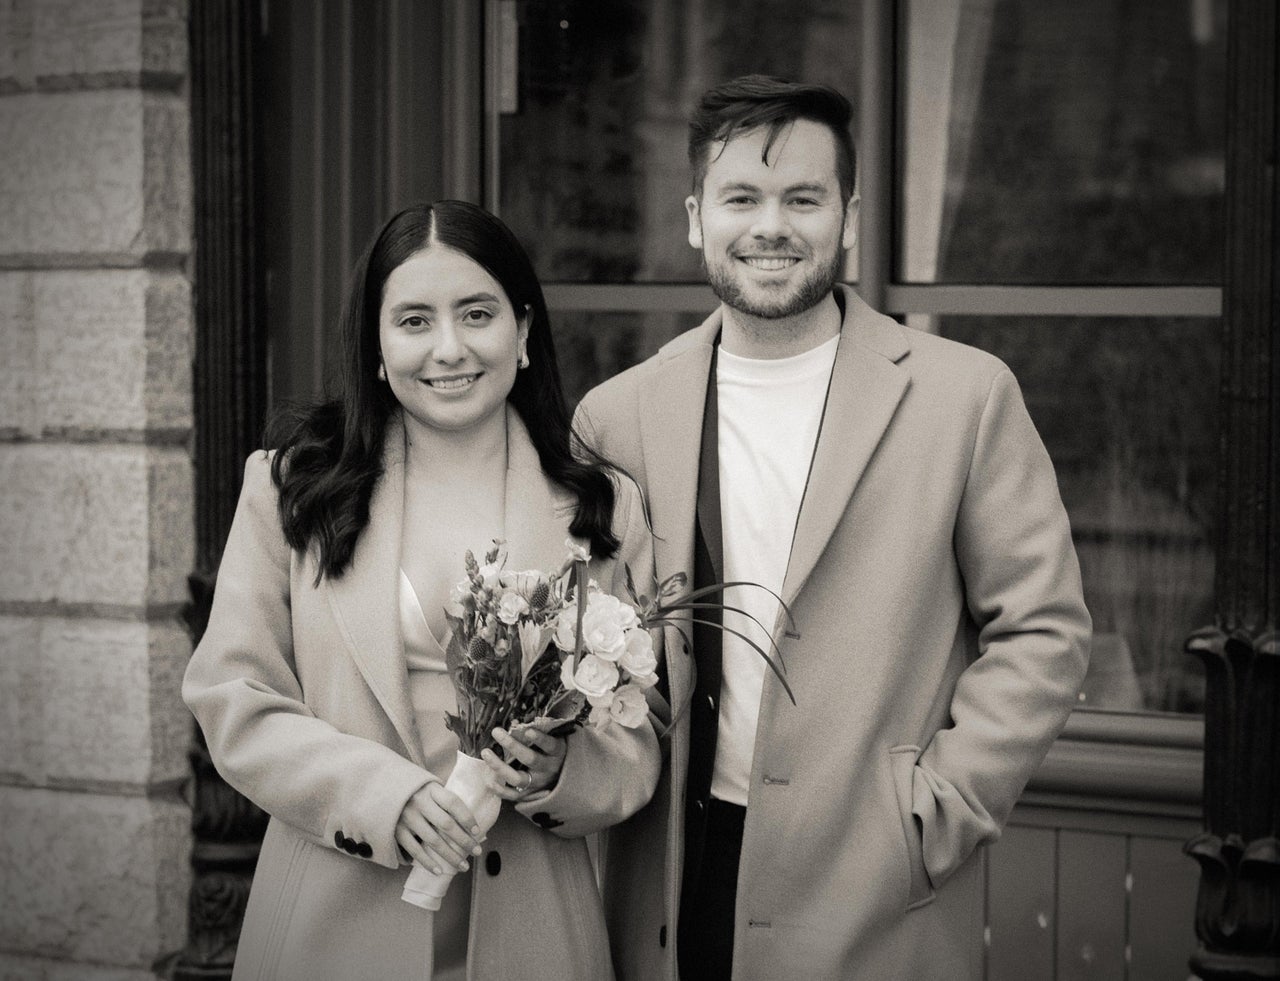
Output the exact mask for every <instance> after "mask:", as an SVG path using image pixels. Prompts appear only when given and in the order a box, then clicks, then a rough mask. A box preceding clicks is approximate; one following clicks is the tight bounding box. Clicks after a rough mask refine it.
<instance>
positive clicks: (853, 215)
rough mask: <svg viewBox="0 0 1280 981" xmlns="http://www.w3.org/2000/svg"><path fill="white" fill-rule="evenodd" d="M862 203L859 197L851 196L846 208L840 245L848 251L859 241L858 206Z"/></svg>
mask: <svg viewBox="0 0 1280 981" xmlns="http://www.w3.org/2000/svg"><path fill="white" fill-rule="evenodd" d="M861 203H862V199H861V198H860V197H858V195H856V194H851V195H849V201H848V203H847V204H845V206H844V229H843V230H842V231H841V233H840V244H841V245H842V246H844V248H845V249H846V250H848V249H851V248H853V243H854V242H856V241H858V206H859V205H860V204H861Z"/></svg>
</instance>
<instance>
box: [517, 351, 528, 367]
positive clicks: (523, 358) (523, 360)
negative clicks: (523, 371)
mask: <svg viewBox="0 0 1280 981" xmlns="http://www.w3.org/2000/svg"><path fill="white" fill-rule="evenodd" d="M516 364H517V365H519V366H520V367H521V368H527V367H529V355H528V352H526V351H521V352H520V360H519V361H517V362H516Z"/></svg>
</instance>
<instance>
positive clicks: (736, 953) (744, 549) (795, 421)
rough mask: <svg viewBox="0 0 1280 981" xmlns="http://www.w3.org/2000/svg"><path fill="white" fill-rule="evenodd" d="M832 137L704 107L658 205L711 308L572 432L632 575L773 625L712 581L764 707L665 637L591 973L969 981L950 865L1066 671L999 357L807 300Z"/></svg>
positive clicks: (826, 102)
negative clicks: (616, 469) (698, 272)
mask: <svg viewBox="0 0 1280 981" xmlns="http://www.w3.org/2000/svg"><path fill="white" fill-rule="evenodd" d="M849 118H850V107H849V103H848V101H847V100H846V99H845V98H844V97H843V96H841V95H840V94H839V93H837V92H835V91H834V90H832V89H829V88H826V87H821V86H808V85H797V84H793V83H788V82H783V81H779V80H776V79H770V78H765V77H761V76H749V77H746V78H740V79H737V80H734V81H731V82H728V83H726V84H724V85H721V86H719V87H717V88H714V89H712V90H711V91H709V92H708V93H706V95H704V97H703V98H702V101H701V103H700V105H699V107H698V109H697V110H696V112H695V113H694V115H693V117H692V121H691V124H690V139H689V156H690V161H691V163H692V166H693V173H694V180H693V194H692V195H691V196H690V197H689V198H688V200H687V201H686V207H687V209H688V213H689V243H690V245H692V246H693V247H694V248H696V249H700V250H701V252H702V257H703V261H704V264H705V267H706V271H707V277H708V279H709V280H710V282H711V285H712V287H713V288H714V289H715V292H716V295H717V296H718V297H719V298H720V300H721V301H722V303H721V307H720V309H719V310H717V311H716V312H715V313H714V314H712V315H711V317H710V318H709V319H708V320H707V321H706V322H705V323H704V324H703V325H702V326H701V327H698V328H696V329H694V330H692V331H690V332H688V333H686V334H684V335H682V336H681V337H679V338H677V339H675V340H674V341H672V342H671V343H670V344H668V345H667V346H666V347H664V348H663V349H662V350H661V351H660V352H659V353H658V354H657V355H655V356H654V357H653V358H652V359H650V360H649V361H647V362H645V363H644V364H641V365H638V366H637V367H635V368H633V369H631V370H629V371H626V372H624V373H622V374H621V375H619V376H617V377H616V378H613V379H611V380H610V381H608V382H606V383H605V384H603V385H601V386H599V387H598V388H596V389H595V390H594V391H592V392H591V393H589V394H588V396H587V397H586V399H585V400H584V401H583V404H582V407H581V410H580V413H579V423H580V425H581V427H582V429H583V431H584V432H585V433H586V434H587V435H588V436H589V437H590V438H591V439H593V441H594V442H595V444H596V445H597V447H598V448H599V449H600V450H601V451H602V452H603V453H604V454H605V455H606V456H608V457H609V458H610V459H612V460H614V461H616V462H617V463H619V464H620V465H622V466H623V467H625V468H626V469H627V470H628V471H629V472H630V473H631V474H632V475H633V476H635V477H636V479H637V480H638V481H639V483H640V485H641V487H642V488H643V489H644V490H645V493H646V495H647V497H648V501H649V505H650V509H651V515H652V522H653V530H654V535H655V553H656V561H657V570H658V575H659V577H664V576H667V575H670V574H671V573H673V572H678V571H689V572H691V573H693V574H694V577H695V581H697V582H700V583H709V582H714V581H743V580H745V581H750V582H753V583H758V584H761V585H763V586H766V587H769V588H770V589H773V590H775V591H777V592H778V593H780V594H781V596H782V597H783V599H784V600H785V602H786V604H787V606H788V608H789V610H790V613H791V615H792V617H793V619H789V618H788V617H787V616H786V614H785V612H783V611H781V610H780V608H779V606H778V604H777V602H776V600H773V599H771V597H770V596H769V595H768V594H767V593H766V592H765V591H764V590H761V589H752V588H742V587H735V588H734V589H731V590H729V591H728V594H727V601H728V604H729V605H730V606H733V607H738V608H742V609H745V610H746V611H748V612H750V613H751V614H752V615H754V616H755V617H756V618H758V619H759V620H761V621H763V622H764V623H765V624H768V625H770V626H774V627H775V629H774V632H773V635H772V636H773V639H774V640H775V641H776V643H777V645H778V648H779V650H780V653H781V657H782V660H783V661H784V662H785V669H786V670H785V674H786V679H787V682H788V684H789V686H790V688H791V690H792V692H793V693H794V696H795V703H794V704H792V702H791V701H790V699H789V698H788V695H787V693H786V691H785V689H784V687H783V686H782V684H781V683H780V682H779V681H778V679H776V678H775V677H774V676H773V675H772V673H771V672H770V671H769V669H768V667H767V666H766V665H765V663H764V661H763V659H761V658H760V657H759V655H758V654H757V653H755V652H754V651H753V650H752V649H751V648H750V647H749V646H747V645H745V644H744V643H742V642H741V641H740V640H739V638H737V637H736V636H735V635H733V634H731V633H724V634H723V635H722V634H720V633H719V632H718V631H717V630H715V629H713V628H710V627H701V626H695V627H694V633H693V639H694V644H693V647H694V650H693V651H692V652H690V650H689V647H688V645H687V644H685V643H684V641H683V640H682V639H681V636H682V635H681V634H679V633H677V632H675V631H669V632H668V636H667V653H666V664H665V667H666V672H667V673H666V682H667V686H668V688H667V691H668V693H669V696H670V699H671V703H672V705H673V706H674V708H675V711H676V713H677V718H678V722H677V724H676V726H675V727H674V729H673V731H672V736H671V743H670V765H669V767H668V770H667V772H666V774H665V776H664V779H663V782H662V784H661V785H660V787H659V790H658V792H657V794H656V796H655V798H654V800H653V802H652V803H651V804H650V805H649V807H648V808H646V809H645V810H644V811H642V812H641V813H640V814H638V815H637V816H636V817H635V818H633V819H632V820H631V821H629V822H628V823H626V824H625V825H622V826H621V827H619V828H618V829H616V830H615V831H614V832H613V833H611V834H610V836H609V839H608V842H607V846H606V858H605V870H606V871H605V875H606V882H605V889H606V899H607V903H608V905H609V908H610V928H611V936H612V940H613V942H614V945H615V950H614V961H615V966H616V969H617V971H618V974H619V977H620V978H626V979H636V981H649V979H654V978H675V977H676V976H677V972H678V976H679V977H680V978H682V979H684V981H696V979H703V978H708V979H710V978H716V979H719V978H729V977H732V978H734V979H741V981H745V979H757V978H758V979H769V981H776V979H782V978H794V979H802V978H803V979H805V981H812V979H824V978H830V979H837V978H839V979H844V978H869V979H885V978H901V979H911V981H920V979H930V978H936V979H939V981H942V979H945V981H955V979H958V978H966V977H977V976H978V974H979V972H980V970H981V957H982V902H981V897H982V882H981V865H980V863H981V859H980V855H979V846H980V845H982V844H984V843H986V842H990V841H993V840H994V839H995V838H996V837H998V835H999V833H1000V828H1001V825H1002V824H1003V822H1004V821H1005V819H1006V818H1007V817H1008V815H1009V812H1010V810H1011V809H1012V807H1013V805H1014V803H1015V802H1016V801H1017V799H1018V795H1019V794H1020V792H1021V790H1022V788H1023V786H1024V785H1025V783H1026V781H1027V779H1028V778H1029V777H1030V776H1031V774H1032V773H1033V772H1034V770H1035V768H1036V767H1037V765H1038V764H1039V763H1040V761H1041V759H1042V758H1043V756H1044V754H1045V752H1046V751H1047V750H1048V747H1049V745H1050V744H1051V743H1052V741H1053V739H1054V737H1055V736H1056V735H1057V733H1058V732H1059V730H1060V729H1061V727H1062V725H1063V724H1064V722H1065V720H1066V718H1067V716H1068V714H1069V713H1070V711H1071V707H1072V705H1073V704H1074V702H1075V699H1076V695H1077V692H1078V691H1079V688H1080V684H1081V682H1082V681H1083V678H1084V673H1085V667H1086V663H1087V659H1088V654H1087V649H1088V639H1089V632H1090V620H1089V615H1088V613H1087V611H1086V610H1085V607H1084V603H1083V600H1082V597H1081V587H1080V574H1079V567H1078V564H1077V561H1076V556H1075V552H1074V550H1073V548H1072V544H1071V534H1070V529H1069V527H1068V523H1067V517H1066V514H1065V511H1064V510H1063V507H1062V503H1061V500H1060V498H1059V495H1058V490H1057V483H1056V480H1055V477H1054V473H1053V467H1052V465H1051V463H1050V461H1049V458H1048V456H1047V454H1046V453H1045V450H1044V447H1043V445H1042V444H1041V442H1040V439H1039V437H1038V436H1037V434H1036V432H1035V429H1034V428H1033V426H1032V423H1031V421H1030V419H1029V417H1028V415H1027V412H1026V409H1025V407H1024V405H1023V402H1022V399H1021V396H1020V393H1019V390H1018V387H1017V384H1016V382H1015V381H1014V379H1013V377H1012V376H1011V375H1010V373H1009V371H1008V369H1007V368H1006V367H1005V366H1004V365H1003V364H1001V363H1000V362H999V361H997V360H996V359H995V358H993V357H990V356H989V355H986V354H984V353H982V352H980V351H977V350H974V349H972V348H968V347H965V346H962V345H960V344H956V343H953V342H950V341H947V340H943V339H940V338H937V337H934V336H930V335H927V334H924V333H922V332H917V331H912V330H909V329H907V328H905V327H903V326H902V325H900V324H898V323H896V322H895V321H893V320H891V319H890V318H888V317H885V316H882V315H880V314H878V313H875V312H874V311H872V310H871V309H870V308H869V307H868V306H867V305H866V304H865V303H863V302H862V301H861V300H860V299H859V298H858V297H857V295H856V294H855V293H854V292H853V291H852V290H850V289H848V288H847V287H844V286H842V285H838V283H837V280H838V278H839V274H840V270H841V267H842V262H843V257H844V252H845V250H847V249H848V248H849V247H850V246H852V245H853V241H854V237H855V227H856V217H857V198H856V197H855V196H854V193H853V188H854V154H853V147H852V143H851V140H850V137H849V132H848V125H849ZM725 626H726V627H732V628H734V629H736V630H740V631H742V632H744V633H748V634H751V632H752V631H753V630H755V629H757V628H755V627H754V626H753V624H752V622H751V621H750V620H749V619H747V618H745V617H743V616H741V615H739V614H737V613H734V612H732V611H728V612H726V613H725ZM686 633H687V632H686ZM752 636H754V637H755V639H757V640H762V639H764V640H765V642H766V643H767V636H766V635H765V634H763V633H755V634H752ZM695 662H696V664H695ZM657 870H661V871H660V872H659V871H657Z"/></svg>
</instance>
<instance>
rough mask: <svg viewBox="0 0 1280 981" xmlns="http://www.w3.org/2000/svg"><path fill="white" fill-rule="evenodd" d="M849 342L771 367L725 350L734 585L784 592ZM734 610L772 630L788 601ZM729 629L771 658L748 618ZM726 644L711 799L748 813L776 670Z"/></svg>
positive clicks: (730, 641) (726, 490)
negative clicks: (840, 358) (769, 682)
mask: <svg viewBox="0 0 1280 981" xmlns="http://www.w3.org/2000/svg"><path fill="white" fill-rule="evenodd" d="M839 343H840V338H839V336H838V335H837V336H836V337H833V338H831V339H830V340H829V341H826V342H825V343H823V344H820V345H819V346H818V347H815V348H813V349H811V350H809V351H805V352H804V353H803V354H797V355H795V356H794V357H789V358H778V359H773V360H763V361H758V360H754V359H751V358H741V357H738V356H736V355H733V354H730V353H728V352H727V351H725V350H724V349H723V348H721V349H720V352H719V355H718V357H717V359H716V398H717V405H718V412H719V421H720V433H719V453H720V528H721V540H722V545H723V550H724V556H723V558H724V577H725V581H726V582H734V581H743V582H753V583H759V584H761V585H762V586H767V587H769V589H771V590H773V591H774V592H775V593H781V592H782V580H783V578H784V577H785V576H786V574H787V561H788V560H789V559H790V557H791V541H792V538H793V537H794V534H795V527H796V516H797V514H798V513H799V511H800V500H801V498H802V497H803V496H804V488H805V482H806V480H807V479H808V476H809V465H810V463H811V461H812V459H813V447H814V444H815V442H816V441H817V437H818V428H819V426H820V425H821V423H822V408H823V405H824V404H825V402H826V397H827V386H828V384H829V383H830V380H831V368H832V365H833V364H834V363H835V357H836V347H837V346H838V345H839ZM725 602H726V603H727V604H728V605H731V606H736V607H740V608H742V609H745V610H749V611H750V612H751V613H752V614H753V615H754V616H755V617H756V618H757V619H758V620H759V621H760V622H761V623H763V624H765V625H766V626H767V627H769V628H770V629H772V627H773V625H774V621H775V620H776V619H777V616H778V613H779V611H780V607H779V605H778V601H777V600H775V599H774V598H773V597H772V596H770V595H769V594H768V593H766V592H764V591H763V590H759V589H750V588H745V587H740V586H739V587H734V588H733V589H729V590H726V591H725ZM724 622H725V624H726V625H727V626H732V627H734V628H735V629H737V630H741V631H742V632H743V633H745V634H747V635H748V636H750V637H752V638H754V639H755V640H756V641H757V643H759V644H760V646H761V647H763V648H765V650H769V637H768V634H767V633H766V632H765V631H764V630H762V629H761V628H760V627H759V626H757V625H756V624H754V623H752V622H751V621H750V620H748V619H747V618H746V617H744V616H742V615H741V614H737V613H731V612H729V611H725V615H724ZM721 637H722V643H723V653H722V655H721V666H722V670H723V678H722V681H721V684H720V718H719V728H718V736H717V739H716V759H715V768H714V770H713V771H712V776H711V793H712V794H713V795H714V796H716V797H719V798H720V799H721V800H727V801H731V802H732V803H735V804H743V805H745V804H746V803H747V796H748V791H749V788H750V783H751V759H752V756H753V755H754V752H755V740H756V724H757V722H758V720H759V715H760V694H761V692H762V691H763V688H764V677H765V673H766V672H767V671H769V670H770V669H769V666H768V665H767V664H765V662H764V660H763V659H762V658H761V657H760V655H759V653H757V652H756V651H755V650H753V649H752V648H751V647H750V646H749V645H747V644H746V643H745V642H743V641H742V640H739V639H738V638H737V637H735V636H733V635H732V634H729V633H723V634H721Z"/></svg>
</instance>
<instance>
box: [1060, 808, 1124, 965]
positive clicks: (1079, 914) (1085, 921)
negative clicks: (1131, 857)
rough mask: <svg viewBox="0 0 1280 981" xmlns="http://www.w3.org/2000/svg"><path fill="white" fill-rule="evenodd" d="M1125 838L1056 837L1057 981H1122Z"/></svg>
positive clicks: (1087, 834)
mask: <svg viewBox="0 0 1280 981" xmlns="http://www.w3.org/2000/svg"><path fill="white" fill-rule="evenodd" d="M1126 866H1127V843H1126V839H1125V838H1124V836H1123V835H1108V834H1094V833H1092V832H1087V831H1062V832H1060V833H1059V835H1058V956H1057V963H1058V973H1057V978H1058V981H1103V979H1106V981H1112V979H1114V981H1124V976H1125V963H1124V945H1125V912H1126V910H1125V907H1126V905H1127V904H1126V902H1125V900H1126V894H1125V874H1126V872H1127V868H1126Z"/></svg>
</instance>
